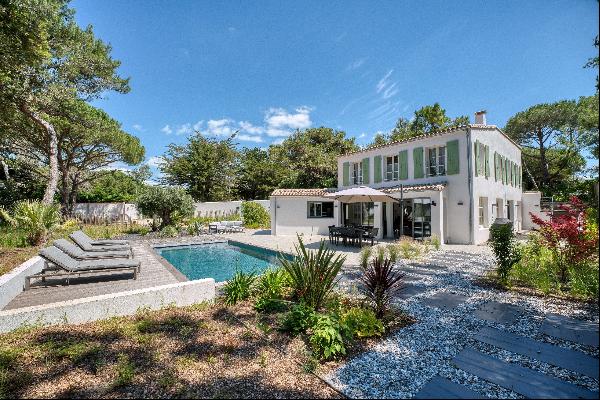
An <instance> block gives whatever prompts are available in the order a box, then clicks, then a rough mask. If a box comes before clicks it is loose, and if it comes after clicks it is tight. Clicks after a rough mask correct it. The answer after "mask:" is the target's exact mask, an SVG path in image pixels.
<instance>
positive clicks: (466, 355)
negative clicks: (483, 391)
mask: <svg viewBox="0 0 600 400" xmlns="http://www.w3.org/2000/svg"><path fill="white" fill-rule="evenodd" d="M453 363H454V364H455V365H456V366H457V367H458V368H460V369H462V370H463V371H465V372H468V373H470V374H473V375H475V376H478V377H480V378H483V379H485V380H487V381H490V382H492V383H495V384H497V385H499V386H502V387H504V388H506V389H510V390H512V391H514V392H517V393H519V394H521V395H523V396H525V397H531V398H537V399H572V398H582V399H597V398H598V393H597V392H592V391H590V390H587V389H583V388H581V387H579V386H576V385H574V384H572V383H568V382H564V381H561V380H559V379H557V378H553V377H550V376H548V375H545V374H543V373H541V372H538V371H534V370H532V369H529V368H525V367H521V366H520V365H516V364H511V363H507V362H505V361H502V360H499V359H497V358H495V357H492V356H489V355H487V354H484V353H481V352H479V351H477V350H475V349H472V348H466V349H464V350H463V351H461V352H460V353H459V354H458V355H457V356H456V357H454V360H453Z"/></svg>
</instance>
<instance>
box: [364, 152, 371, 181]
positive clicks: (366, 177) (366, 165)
mask: <svg viewBox="0 0 600 400" xmlns="http://www.w3.org/2000/svg"><path fill="white" fill-rule="evenodd" d="M362 176H363V183H364V184H365V185H368V184H369V183H370V182H369V158H368V157H367V158H363V160H362Z"/></svg>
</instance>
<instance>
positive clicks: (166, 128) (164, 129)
mask: <svg viewBox="0 0 600 400" xmlns="http://www.w3.org/2000/svg"><path fill="white" fill-rule="evenodd" d="M160 131H161V132H162V133H164V134H166V135H170V134H171V133H173V129H171V127H170V126H169V125H165V126H164V127H163V128H162V129H161V130H160Z"/></svg>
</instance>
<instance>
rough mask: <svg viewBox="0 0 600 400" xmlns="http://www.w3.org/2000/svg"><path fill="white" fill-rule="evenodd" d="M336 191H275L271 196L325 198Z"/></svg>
mask: <svg viewBox="0 0 600 400" xmlns="http://www.w3.org/2000/svg"><path fill="white" fill-rule="evenodd" d="M335 191H336V189H275V190H274V191H273V193H271V196H319V197H322V196H325V194H327V193H332V192H335Z"/></svg>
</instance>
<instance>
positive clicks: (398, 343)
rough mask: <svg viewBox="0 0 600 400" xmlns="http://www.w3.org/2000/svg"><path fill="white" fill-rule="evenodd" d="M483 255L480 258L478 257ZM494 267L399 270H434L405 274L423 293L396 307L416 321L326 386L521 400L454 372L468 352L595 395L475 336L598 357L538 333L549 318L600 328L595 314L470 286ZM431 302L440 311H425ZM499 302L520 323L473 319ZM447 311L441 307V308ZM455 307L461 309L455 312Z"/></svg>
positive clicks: (436, 261)
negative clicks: (496, 334)
mask: <svg viewBox="0 0 600 400" xmlns="http://www.w3.org/2000/svg"><path fill="white" fill-rule="evenodd" d="M482 253H483V252H482ZM492 265H493V259H492V258H491V256H490V255H489V253H488V254H473V253H466V252H462V251H445V252H438V253H435V254H433V255H431V257H430V258H429V260H427V261H424V262H420V263H407V264H401V268H402V269H403V270H406V271H411V268H415V267H416V268H419V269H427V268H428V267H433V268H435V269H434V271H435V273H433V274H428V275H425V274H423V273H419V272H420V271H419V270H417V271H415V272H414V273H413V272H407V278H408V279H407V280H410V285H414V286H419V287H422V288H424V289H425V290H424V291H422V292H419V291H417V293H418V294H416V295H414V296H411V297H408V298H407V299H405V300H401V299H398V300H397V304H398V305H399V306H400V307H402V308H403V309H405V310H406V311H407V312H408V313H409V314H410V315H412V316H413V317H415V318H416V319H417V321H418V322H417V323H415V324H413V325H411V326H409V327H407V328H404V329H402V330H400V331H398V332H396V333H395V334H393V335H392V336H390V337H389V338H387V339H386V340H384V341H382V342H381V343H379V344H378V345H376V346H375V347H374V348H373V349H371V350H369V351H368V352H365V353H363V354H361V355H359V356H357V357H355V358H354V359H351V360H349V361H348V362H347V363H346V364H344V365H342V366H341V367H339V368H338V369H337V370H334V371H333V372H331V373H330V374H329V375H328V376H327V377H326V378H327V379H328V380H329V381H330V382H331V383H332V384H333V385H334V386H335V387H336V388H338V389H339V390H341V391H342V392H344V393H345V394H346V395H347V396H349V397H354V398H363V397H379V398H381V397H385V398H410V397H413V396H414V395H415V394H416V393H418V392H419V390H420V389H421V388H422V387H423V386H424V385H425V384H426V383H427V382H429V380H431V379H432V378H433V377H434V376H436V375H440V376H442V377H444V378H447V379H449V380H451V381H453V382H455V383H459V384H462V385H464V386H466V387H468V388H469V389H472V390H474V391H476V392H478V393H480V394H481V395H483V396H486V397H491V398H497V397H505V398H521V397H523V396H521V395H519V394H517V393H515V392H513V391H511V390H509V389H505V388H503V387H500V386H498V385H495V384H493V383H490V382H488V381H486V380H483V379H481V378H478V377H477V376H474V375H472V374H469V373H467V372H465V371H462V370H460V369H458V368H457V367H455V366H454V365H453V363H452V359H453V358H454V357H455V356H456V355H457V354H458V353H459V352H460V351H461V350H462V349H464V348H465V347H472V348H474V349H476V350H478V351H481V352H483V353H485V354H489V355H493V356H494V357H496V358H499V359H501V360H504V361H508V362H513V363H517V364H519V365H522V366H525V367H528V368H531V369H532V370H537V371H541V372H543V373H544V374H547V375H549V376H552V377H556V378H559V379H561V380H564V381H567V382H571V383H575V384H577V385H580V386H582V387H583V388H586V389H589V390H592V391H595V392H597V391H598V381H597V380H595V379H592V378H589V377H586V376H583V375H580V374H577V373H574V372H571V371H567V370H565V369H562V368H558V367H554V366H551V365H549V364H546V363H543V362H540V361H537V360H534V359H532V358H528V357H525V356H521V355H518V354H515V353H511V352H508V351H506V350H502V349H499V348H497V347H494V346H491V345H488V344H484V343H481V342H478V341H477V340H475V339H474V338H473V337H472V336H473V335H474V334H475V333H476V332H478V331H479V330H480V329H481V328H482V327H484V326H490V327H494V328H498V329H501V330H503V331H507V332H512V333H515V334H518V335H522V336H527V337H530V338H533V339H535V340H539V341H544V342H547V343H552V344H555V345H558V346H561V347H566V348H572V349H576V350H578V351H581V352H583V353H586V354H589V355H592V356H593V357H596V358H597V357H598V348H597V347H589V346H583V345H579V344H576V343H573V342H567V341H564V340H560V339H556V338H551V337H549V336H546V335H543V334H540V333H539V328H540V326H541V324H542V322H543V320H544V318H545V316H546V314H550V313H554V314H560V315H565V316H570V317H573V318H579V319H585V320H589V321H592V322H594V323H596V324H597V323H598V308H597V306H592V305H585V304H581V303H573V302H568V301H561V300H556V299H548V298H541V297H533V296H525V295H522V294H516V293H511V292H501V291H497V290H493V289H490V288H483V287H480V286H476V285H474V284H473V283H472V281H471V280H472V279H474V278H475V277H477V276H480V275H482V274H484V273H485V272H486V271H487V270H488V269H490V268H491V266H492ZM356 277H357V271H356V270H353V269H352V268H350V269H347V272H346V276H345V279H344V280H343V285H344V286H347V287H348V286H352V285H354V284H355V279H356ZM432 298H434V299H435V298H437V302H436V303H435V304H437V305H441V306H442V308H438V307H432V306H428V305H427V304H426V303H427V302H430V304H432V303H431V302H432ZM489 301H496V302H500V303H509V304H513V305H516V306H517V308H513V310H514V311H517V316H516V317H515V318H513V319H512V320H511V321H510V323H506V324H502V323H499V322H494V321H493V320H492V321H487V320H483V319H480V318H478V317H477V316H476V315H475V312H476V311H477V310H478V309H479V308H480V307H481V306H482V305H483V304H485V303H487V302H489ZM446 302H447V303H448V307H443V305H444V303H446ZM453 302H458V305H454V304H453Z"/></svg>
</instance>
